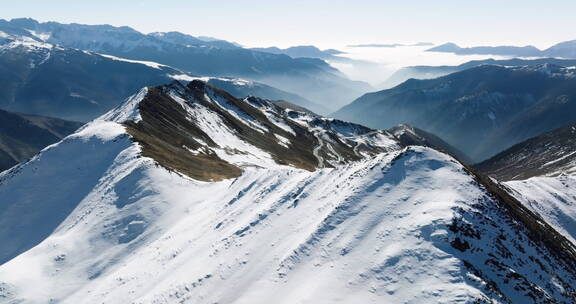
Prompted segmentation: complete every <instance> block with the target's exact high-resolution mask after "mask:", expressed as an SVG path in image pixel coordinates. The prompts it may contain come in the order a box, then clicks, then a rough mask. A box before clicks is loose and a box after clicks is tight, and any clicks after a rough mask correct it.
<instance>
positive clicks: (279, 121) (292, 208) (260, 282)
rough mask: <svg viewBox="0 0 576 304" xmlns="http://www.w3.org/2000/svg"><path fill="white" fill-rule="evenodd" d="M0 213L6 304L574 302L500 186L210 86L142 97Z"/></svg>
mask: <svg viewBox="0 0 576 304" xmlns="http://www.w3.org/2000/svg"><path fill="white" fill-rule="evenodd" d="M63 177H66V182H61V181H62V178H63ZM0 197H4V198H7V199H4V200H1V201H0V207H1V208H0V227H1V228H2V229H0V242H1V243H2V244H3V246H1V247H0V261H1V262H0V263H1V265H0V299H4V300H7V301H8V302H15V303H18V302H24V303H46V301H48V302H52V303H93V302H105V303H131V302H135V303H174V302H179V303H223V304H225V303H269V302H272V301H274V302H275V303H298V302H313V303H333V302H347V303H358V302H362V303H370V302H389V303H405V302H406V303H408V302H409V303H430V302H431V301H432V302H445V303H457V302H467V303H494V302H497V303H558V302H559V303H570V302H573V301H574V300H575V299H576V290H575V287H574V286H576V271H575V269H576V268H575V267H574V266H576V265H575V262H574V261H575V260H576V248H575V247H574V244H572V243H571V242H570V241H569V240H568V239H567V238H566V237H565V236H563V235H562V234H561V233H559V232H557V231H556V230H555V229H554V228H552V226H550V225H549V224H547V223H546V222H545V221H542V220H541V217H539V216H538V215H537V214H536V213H534V212H533V211H531V210H530V209H529V208H527V207H524V206H523V205H522V204H521V203H520V202H519V201H518V200H517V199H516V198H514V197H513V196H511V195H509V194H508V192H507V191H506V189H505V188H504V187H503V186H501V185H500V184H498V183H496V182H494V181H493V180H491V179H490V178H488V177H486V176H484V175H483V174H481V173H478V172H476V171H474V169H472V168H470V167H468V166H466V165H463V164H461V163H460V162H459V161H458V160H457V159H455V158H453V157H452V156H450V155H448V154H444V153H442V152H439V151H437V150H435V149H433V148H429V147H419V146H404V145H403V144H402V143H401V142H400V141H398V139H397V137H396V136H394V134H392V133H390V132H387V131H377V130H374V129H370V128H367V127H363V126H361V125H356V124H353V123H348V122H344V121H340V120H336V119H331V118H323V117H319V116H311V115H310V114H307V113H305V112H298V111H294V110H286V109H283V108H280V107H278V106H276V105H275V104H274V103H272V102H270V101H267V100H265V99H261V98H257V97H249V98H244V99H237V98H235V97H233V96H232V95H230V94H228V93H226V92H225V91H222V90H220V89H218V88H215V87H212V86H210V85H209V84H207V83H205V82H202V81H199V80H194V81H191V82H190V83H189V84H187V85H183V84H181V83H179V82H173V83H171V84H169V85H163V86H157V87H147V88H143V89H141V90H140V91H139V92H138V93H137V94H135V95H133V96H132V97H131V98H129V99H128V100H126V102H124V103H123V104H121V105H120V106H118V107H117V108H115V109H113V110H112V111H110V112H108V113H107V114H105V115H103V116H102V117H100V118H98V119H96V120H94V121H92V122H90V123H88V124H87V125H86V126H84V127H82V128H81V129H80V130H78V131H77V132H75V133H74V134H72V135H70V136H68V137H66V138H65V139H64V140H62V141H61V142H59V143H57V144H55V145H52V146H50V147H49V148H47V149H45V150H43V151H42V152H41V153H40V154H39V155H37V156H36V157H34V158H33V159H32V160H30V161H29V162H27V163H25V164H22V165H19V166H16V167H14V168H13V169H11V170H8V171H5V172H3V173H1V174H0ZM23 269H26V271H25V272H23V271H22V270H23Z"/></svg>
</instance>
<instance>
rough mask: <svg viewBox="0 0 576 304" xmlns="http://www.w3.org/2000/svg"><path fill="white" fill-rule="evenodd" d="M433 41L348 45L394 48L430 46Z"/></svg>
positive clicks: (353, 45)
mask: <svg viewBox="0 0 576 304" xmlns="http://www.w3.org/2000/svg"><path fill="white" fill-rule="evenodd" d="M431 45H434V43H431V42H417V43H413V44H402V43H389V44H386V43H368V44H352V45H349V46H348V47H381V48H395V47H402V46H431Z"/></svg>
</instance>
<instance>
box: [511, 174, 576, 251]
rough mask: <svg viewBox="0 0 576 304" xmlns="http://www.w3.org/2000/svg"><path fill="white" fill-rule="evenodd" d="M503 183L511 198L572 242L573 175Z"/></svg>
mask: <svg viewBox="0 0 576 304" xmlns="http://www.w3.org/2000/svg"><path fill="white" fill-rule="evenodd" d="M573 171H575V170H573ZM505 184H506V185H507V186H508V187H510V188H512V189H513V190H514V196H515V197H517V198H518V199H520V200H521V201H522V202H523V203H524V204H525V205H526V206H527V207H529V208H530V209H531V210H532V211H534V212H536V213H538V214H539V215H540V216H542V218H544V219H545V220H546V222H548V223H549V224H551V225H552V226H553V227H554V228H555V229H556V230H557V231H558V232H560V233H562V234H563V235H564V236H565V237H567V238H568V239H569V240H570V241H572V243H574V244H576V175H561V176H556V177H544V176H542V177H541V176H538V177H532V178H529V179H526V180H520V181H510V182H506V183H505Z"/></svg>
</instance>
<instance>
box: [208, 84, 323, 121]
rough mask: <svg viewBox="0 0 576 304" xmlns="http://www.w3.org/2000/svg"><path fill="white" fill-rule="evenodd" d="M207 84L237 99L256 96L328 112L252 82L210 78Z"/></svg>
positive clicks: (292, 96)
mask: <svg viewBox="0 0 576 304" xmlns="http://www.w3.org/2000/svg"><path fill="white" fill-rule="evenodd" d="M207 82H208V84H209V85H211V86H214V87H217V88H220V89H222V90H225V91H227V92H228V93H230V94H232V95H233V96H235V97H238V98H243V97H247V96H258V97H262V98H266V99H269V100H274V101H283V102H289V103H292V104H294V105H297V106H300V107H303V108H306V109H308V110H310V111H313V112H315V113H319V114H324V113H328V112H330V110H329V109H328V108H326V107H324V106H322V105H320V104H317V103H314V102H312V101H310V100H307V99H306V98H303V97H301V96H299V95H296V94H293V93H289V92H285V91H282V90H279V89H276V88H274V87H271V86H268V85H265V84H261V83H257V82H254V81H247V80H242V79H229V78H214V77H212V78H208V79H207Z"/></svg>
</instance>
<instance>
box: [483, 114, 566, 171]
mask: <svg viewBox="0 0 576 304" xmlns="http://www.w3.org/2000/svg"><path fill="white" fill-rule="evenodd" d="M573 114H574V113H573ZM476 167H477V168H478V170H480V171H482V172H484V173H486V174H488V175H490V176H493V177H494V178H497V179H499V180H504V181H509V180H520V179H528V178H531V177H534V176H559V175H576V124H575V125H570V126H566V127H562V128H559V129H555V130H553V131H550V132H547V133H545V134H542V135H539V136H537V137H534V138H531V139H528V140H526V141H523V142H521V143H519V144H516V145H514V146H512V147H511V148H509V149H507V150H505V151H503V152H500V153H498V154H497V155H495V156H494V157H492V158H490V159H488V160H486V161H484V162H482V163H480V164H478V165H477V166H476Z"/></svg>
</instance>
